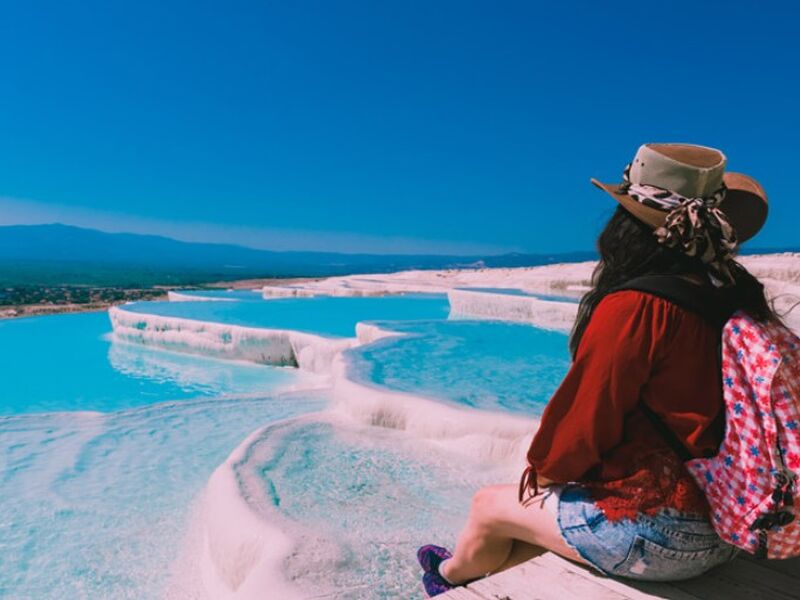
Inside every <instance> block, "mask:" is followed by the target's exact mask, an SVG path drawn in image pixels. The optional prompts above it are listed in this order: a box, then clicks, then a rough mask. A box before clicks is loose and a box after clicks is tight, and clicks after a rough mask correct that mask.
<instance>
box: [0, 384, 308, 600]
mask: <svg viewBox="0 0 800 600" xmlns="http://www.w3.org/2000/svg"><path fill="white" fill-rule="evenodd" d="M323 402H324V399H323V398H322V397H321V396H318V395H312V394H308V393H306V394H289V395H282V396H279V397H270V396H263V397H262V398H260V399H254V398H248V399H217V398H215V399H201V400H183V401H180V402H173V403H167V404H157V405H153V406H146V407H141V408H137V409H133V410H128V411H120V412H115V413H111V414H107V415H106V414H98V413H58V414H50V415H21V416H16V417H5V418H0V449H1V450H2V461H0V482H2V483H0V597H10V598H36V599H37V600H38V599H46V598H54V599H55V598H57V599H62V598H114V599H119V598H158V597H162V595H163V592H164V586H165V585H166V584H167V582H168V581H169V579H170V576H171V569H172V565H173V562H174V560H175V557H176V556H177V554H178V553H179V552H180V551H181V549H182V545H183V541H184V535H185V531H186V526H187V517H188V515H189V513H190V510H191V506H192V503H193V501H194V500H195V498H196V497H197V495H198V494H199V493H200V492H201V490H202V489H203V487H204V486H205V484H206V482H207V480H208V478H209V476H210V475H211V473H212V472H213V470H214V469H215V468H216V467H217V465H219V464H220V463H221V462H222V461H224V460H225V458H226V457H227V456H228V454H229V453H230V451H231V450H232V449H233V448H235V447H236V445H237V444H238V443H239V442H240V441H241V440H242V439H243V438H244V437H245V436H247V435H248V434H249V433H250V432H251V431H252V430H253V429H254V427H255V426H256V424H263V423H267V422H270V421H274V420H277V419H281V418H284V417H288V416H292V415H296V414H299V413H302V412H308V411H311V410H316V409H318V408H319V407H321V406H322V404H323Z"/></svg>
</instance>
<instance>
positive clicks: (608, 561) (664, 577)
mask: <svg viewBox="0 0 800 600" xmlns="http://www.w3.org/2000/svg"><path fill="white" fill-rule="evenodd" d="M554 496H555V497H557V499H558V505H557V506H558V524H559V527H560V528H561V535H562V536H563V537H564V540H565V541H566V542H567V544H568V545H569V546H570V547H572V548H574V549H575V550H576V551H577V552H578V554H580V555H581V556H582V557H583V558H584V559H585V560H586V561H587V562H588V563H589V564H591V565H592V566H594V567H595V568H596V569H597V570H599V571H600V572H602V573H604V574H606V575H611V576H614V577H627V578H629V579H639V580H642V581H678V580H681V579H689V578H691V577H696V576H698V575H702V574H703V573H705V572H706V571H708V570H709V569H712V568H714V567H716V566H718V565H721V564H723V563H725V562H728V561H729V560H731V559H732V558H733V557H734V556H735V555H736V553H737V549H736V548H735V547H734V546H731V545H729V544H727V543H725V542H723V541H722V539H720V537H719V536H718V535H717V534H716V532H715V531H714V528H713V527H712V526H711V523H710V522H709V521H708V518H707V517H704V516H702V515H690V514H686V513H681V512H679V511H677V510H675V509H671V508H665V509H663V510H661V511H660V512H659V513H657V514H655V515H652V516H651V515H644V514H640V515H639V516H638V517H637V518H636V519H635V520H631V519H622V520H620V521H614V522H611V521H609V520H608V519H606V517H605V516H604V515H603V512H602V511H601V510H600V509H599V508H598V506H597V505H596V504H595V503H594V501H593V500H592V498H591V496H590V495H589V493H588V492H587V491H586V490H585V489H584V488H582V487H580V486H576V485H568V486H564V487H563V488H562V489H560V490H558V491H556V493H555V494H554ZM549 504H550V506H551V507H552V506H553V504H554V500H552V499H551V500H550V501H549Z"/></svg>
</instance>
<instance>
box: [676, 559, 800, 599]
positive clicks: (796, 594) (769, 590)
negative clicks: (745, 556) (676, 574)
mask: <svg viewBox="0 0 800 600" xmlns="http://www.w3.org/2000/svg"><path fill="white" fill-rule="evenodd" d="M674 585H675V586H676V587H679V588H680V589H682V590H685V591H687V592H690V593H692V594H695V595H697V596H700V597H701V598H704V599H708V600H717V599H718V600H738V599H741V600H759V599H764V600H797V599H798V598H800V586H798V582H797V579H796V578H795V577H791V576H789V575H785V574H783V573H779V572H777V571H772V570H770V569H767V568H764V567H762V566H760V565H759V564H758V563H756V562H753V561H748V560H735V561H733V562H731V563H728V564H727V565H723V566H721V567H717V568H716V569H712V570H711V571H709V572H708V573H706V574H705V575H703V576H702V577H697V578H695V579H689V580H687V581H677V582H675V583H674Z"/></svg>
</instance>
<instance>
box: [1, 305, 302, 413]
mask: <svg viewBox="0 0 800 600" xmlns="http://www.w3.org/2000/svg"><path fill="white" fill-rule="evenodd" d="M192 304H194V303H192ZM203 304H206V303H203ZM208 304H211V303H208ZM110 334H111V324H110V323H109V320H108V315H107V314H105V313H99V312H97V313H81V314H71V315H54V316H46V317H30V318H25V319H13V320H6V321H0V364H2V365H3V375H2V385H3V393H2V395H0V415H15V414H21V413H44V412H55V411H100V412H111V411H115V410H121V409H125V408H132V407H135V406H141V405H145V404H152V403H155V402H162V401H165V400H181V399H187V398H197V397H215V396H221V395H226V394H248V393H258V392H262V391H264V390H265V389H267V390H269V389H275V388H277V387H280V386H284V385H291V384H293V383H295V380H296V378H297V376H298V373H297V372H295V371H292V370H288V369H277V368H274V367H266V366H262V365H255V364H252V363H245V362H232V361H218V360H211V359H207V358H203V357H199V356H192V355H188V354H178V353H171V352H164V351H160V350H153V349H149V348H145V347H143V346H137V345H131V344H118V343H112V342H111V340H110Z"/></svg>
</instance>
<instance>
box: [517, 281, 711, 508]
mask: <svg viewBox="0 0 800 600" xmlns="http://www.w3.org/2000/svg"><path fill="white" fill-rule="evenodd" d="M719 338H720V332H719V331H718V330H716V329H715V328H714V327H713V326H711V325H709V324H708V323H707V322H706V321H704V320H703V319H702V318H701V317H699V316H697V315H695V314H694V313H691V312H688V311H686V310H684V309H682V308H680V307H679V306H676V305H675V304H672V303H670V302H668V301H667V300H663V299H661V298H658V297H655V296H652V295H650V294H646V293H643V292H636V291H622V292H616V293H613V294H610V295H608V296H606V297H605V298H604V299H603V300H602V301H601V302H600V303H599V304H598V306H597V308H596V309H595V312H594V314H593V315H592V318H591V320H590V322H589V324H588V326H587V328H586V330H585V333H584V335H583V338H582V339H581V343H580V345H579V347H578V351H577V354H576V356H575V360H574V361H573V363H572V366H571V368H570V370H569V372H568V373H567V376H566V377H565V378H564V381H563V382H562V383H561V385H560V387H559V388H558V390H557V391H556V393H555V395H554V396H553V398H552V399H551V400H550V402H549V404H548V405H547V407H546V408H545V411H544V414H543V415H542V419H541V424H540V426H539V431H538V432H537V433H536V436H535V437H534V439H533V443H532V444H531V447H530V450H529V451H528V462H529V464H530V465H531V466H532V467H533V468H534V469H535V470H536V472H537V473H538V475H539V476H540V477H543V478H546V479H549V480H552V481H554V482H557V483H567V482H579V483H581V484H583V485H585V486H586V487H588V488H589V489H590V490H591V493H592V495H593V497H594V499H595V501H596V502H597V504H598V505H599V507H600V508H601V509H602V510H603V512H604V513H605V515H606V517H607V518H608V519H610V520H617V519H621V518H624V517H630V518H634V517H635V516H636V514H637V513H653V512H656V511H658V510H659V509H661V508H664V507H672V508H676V509H678V510H681V511H684V512H689V513H695V514H698V513H699V514H707V513H708V505H707V504H706V501H705V497H704V496H703V493H702V492H701V491H700V489H699V488H698V487H697V485H696V484H695V482H694V480H693V479H692V477H691V475H689V473H688V471H687V470H686V469H685V468H684V466H683V464H682V462H681V460H680V459H679V458H678V456H677V455H676V454H675V452H674V451H673V450H672V449H671V448H670V447H669V445H668V443H667V442H666V441H665V440H664V439H663V437H662V435H661V434H659V433H658V431H657V430H656V429H655V427H654V426H653V425H652V423H651V422H650V421H649V420H648V418H647V417H646V416H645V415H644V413H643V412H642V411H641V409H640V408H639V404H640V403H645V404H647V406H648V407H649V408H650V409H651V410H652V411H654V412H655V413H656V414H658V415H659V416H660V417H661V419H662V421H663V422H664V423H665V424H666V425H668V426H669V427H670V428H671V430H672V431H673V432H674V433H675V435H676V436H677V437H678V439H680V440H681V441H682V442H683V444H684V445H685V446H686V448H687V450H689V452H691V453H692V454H693V455H694V456H698V457H699V456H703V455H707V454H711V453H716V451H717V449H718V448H719V445H720V444H721V443H722V436H723V430H724V422H725V421H724V418H725V413H724V410H723V400H722V383H721V381H720V364H719V352H718V344H719Z"/></svg>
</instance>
